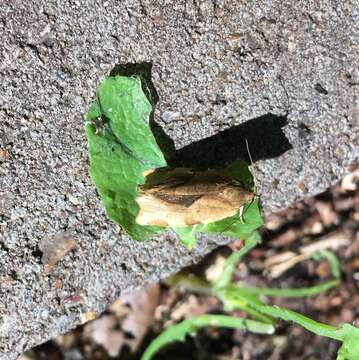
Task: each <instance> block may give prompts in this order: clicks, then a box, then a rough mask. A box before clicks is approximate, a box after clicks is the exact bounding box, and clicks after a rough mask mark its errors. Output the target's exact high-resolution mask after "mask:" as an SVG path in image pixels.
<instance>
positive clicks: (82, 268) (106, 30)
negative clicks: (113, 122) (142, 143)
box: [0, 0, 359, 359]
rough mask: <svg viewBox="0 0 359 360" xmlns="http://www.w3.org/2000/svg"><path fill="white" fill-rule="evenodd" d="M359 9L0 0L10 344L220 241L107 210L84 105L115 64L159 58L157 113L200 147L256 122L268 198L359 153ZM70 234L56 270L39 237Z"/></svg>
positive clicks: (4, 344)
mask: <svg viewBox="0 0 359 360" xmlns="http://www.w3.org/2000/svg"><path fill="white" fill-rule="evenodd" d="M358 24H359V1H358V0H352V1H335V0H331V1H329V0H327V1H325V0H312V1H306V0H303V1H275V0H266V1H248V2H243V1H225V0H217V1H216V0H212V1H210V0H201V1H191V0H189V1H184V0H162V1H159V0H158V1H151V0H142V1H136V0H125V1H115V0H109V1H101V0H97V1H92V0H91V1H86V0H58V1H56V0H49V1H40V0H27V1H24V0H12V1H7V0H0V40H1V41H0V79H1V81H0V299H1V301H0V354H1V355H0V359H13V358H16V356H17V354H19V353H21V352H22V351H23V350H24V349H27V348H29V347H32V346H34V345H36V344H39V343H40V342H43V341H45V340H46V339H48V338H50V337H52V336H55V335H57V334H59V333H62V332H65V331H67V330H69V329H70V328H72V327H74V326H75V325H76V324H78V323H80V321H81V314H83V313H86V312H88V311H94V312H101V311H102V310H103V309H104V307H105V306H106V304H108V303H109V302H110V301H112V300H114V299H115V298H116V297H117V296H118V295H119V294H120V293H121V292H123V291H129V290H131V289H134V288H136V287H138V286H141V285H144V284H145V283H148V282H151V281H155V280H156V279H158V278H160V277H165V276H167V275H169V274H171V273H173V272H175V271H177V270H178V269H179V268H181V267H182V266H184V265H185V264H188V263H190V262H193V261H196V260H197V259H198V258H199V257H200V256H201V255H203V254H204V253H206V252H208V251H209V250H210V249H211V248H213V247H214V246H215V244H216V242H219V241H221V240H220V239H216V238H211V239H209V238H203V239H201V240H200V242H199V245H198V247H197V248H196V249H195V251H194V252H193V253H188V252H187V251H185V250H184V249H183V248H182V247H181V246H180V245H179V244H178V242H177V241H176V239H175V238H174V236H173V235H172V234H170V233H167V234H165V235H163V236H161V237H159V238H158V239H155V240H153V241H150V242H147V243H145V244H144V243H135V242H133V241H131V239H129V238H128V236H126V235H125V234H123V233H119V229H118V228H117V227H116V226H115V225H114V224H112V223H111V222H110V221H108V220H107V219H106V217H105V214H104V210H103V208H102V207H101V205H100V202H99V199H98V197H97V195H96V192H95V189H94V186H93V185H92V183H91V181H90V179H89V176H88V162H87V152H86V138H85V134H84V129H83V114H84V112H85V111H86V109H87V108H88V106H89V104H90V102H91V99H92V98H93V96H94V93H95V89H96V87H97V85H98V84H99V82H100V81H101V79H102V78H103V77H104V76H105V75H106V74H107V73H109V71H110V70H111V69H112V68H113V67H114V65H115V64H117V63H126V62H143V61H147V62H151V63H153V82H154V84H155V86H156V88H157V91H158V93H159V96H160V102H159V104H158V107H157V109H156V119H157V121H158V123H159V124H160V125H161V126H162V127H163V128H164V130H165V132H166V133H167V134H168V135H169V136H170V137H171V138H172V139H173V140H174V143H175V147H176V149H179V148H182V147H185V146H188V145H189V146H188V147H187V148H186V149H185V150H183V151H184V155H183V159H186V157H187V160H186V161H187V162H188V161H189V162H190V161H191V160H192V159H191V154H190V153H189V152H191V151H193V153H192V155H193V158H197V160H198V156H199V154H201V152H200V151H201V148H202V145H203V146H204V145H206V144H207V145H206V146H207V148H206V149H207V150H208V151H211V152H212V153H211V154H212V155H213V154H220V155H221V156H224V157H225V158H226V159H227V158H230V157H231V156H232V157H233V155H236V154H237V153H238V154H239V153H241V152H243V149H244V148H243V146H244V145H243V144H244V136H243V135H245V136H246V137H247V138H248V142H249V147H250V149H251V152H252V153H253V157H254V160H255V165H254V172H255V175H256V179H257V182H258V188H259V192H260V194H261V197H262V200H263V206H264V210H265V212H267V213H268V212H270V211H275V210H278V209H280V208H283V207H286V206H289V205H290V204H292V203H293V202H294V201H295V200H297V199H300V198H302V197H303V196H305V195H310V194H316V193H318V192H321V191H322V190H324V189H325V188H327V187H328V186H329V185H330V184H333V183H334V182H336V181H337V180H338V179H339V178H340V177H341V176H342V175H343V174H344V173H345V172H346V166H347V165H348V164H350V163H353V162H359V137H358V126H359V125H358V123H359V98H358V96H359V94H358V91H359V90H358V85H359V69H358V53H359V46H358V43H359V39H358ZM268 114H271V115H270V116H269V115H268ZM284 116H287V122H286V124H285V121H284V120H283V119H284V118H283V117H284ZM281 117H282V118H281ZM234 126H236V127H235V128H234V131H232V132H230V134H231V137H230V139H231V140H230V141H229V140H228V139H227V138H226V137H225V136H224V137H222V135H223V134H221V131H223V130H225V129H228V128H233V127H234ZM232 130H233V129H232ZM225 134H227V135H228V133H225ZM214 135H216V136H215V137H214V138H211V139H210V140H208V141H209V143H208V142H207V143H206V142H205V143H203V142H199V143H197V144H194V145H190V144H192V143H194V142H196V141H198V140H201V139H203V138H207V137H211V136H214ZM218 138H219V139H220V141H219V142H216V143H215V144H216V146H218V144H220V145H221V146H220V148H216V147H214V146H213V143H212V142H211V141H212V140H213V139H214V140H216V139H217V140H218ZM186 151H187V155H186V154H185V153H186ZM180 154H181V152H180ZM188 155H190V156H188ZM202 155H203V157H204V158H203V159H202V160H203V163H204V164H206V163H207V162H210V161H209V160H210V158H211V156H212V155H211V156H210V155H208V156H206V152H204V153H203V152H202V154H201V156H202ZM221 156H220V157H221ZM180 158H181V156H180ZM200 160H201V159H200ZM227 160H228V159H227ZM178 161H179V162H181V161H180V160H178ZM62 233H66V234H67V236H72V237H73V238H74V239H75V241H76V243H77V246H76V248H75V249H74V250H73V251H72V252H71V253H70V254H68V255H66V256H65V258H64V259H63V260H62V261H61V262H60V263H59V264H58V265H57V266H55V268H54V270H53V271H52V272H51V273H50V274H46V273H45V272H44V268H43V265H42V264H41V251H40V250H41V242H42V241H45V242H46V241H47V240H51V239H53V238H54V237H55V236H59V234H62Z"/></svg>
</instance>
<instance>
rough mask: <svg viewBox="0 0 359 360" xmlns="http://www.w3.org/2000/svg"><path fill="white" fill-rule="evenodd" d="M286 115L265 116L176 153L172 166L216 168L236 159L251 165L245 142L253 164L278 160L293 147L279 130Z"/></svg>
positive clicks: (171, 162) (285, 121)
mask: <svg viewBox="0 0 359 360" xmlns="http://www.w3.org/2000/svg"><path fill="white" fill-rule="evenodd" d="M286 124H287V118H286V117H285V116H277V115H274V114H271V113H269V114H266V115H263V116H260V117H258V118H255V119H251V120H248V121H246V122H244V123H243V124H240V125H237V126H234V127H231V128H229V129H227V130H224V131H221V132H220V133H218V134H216V135H214V136H211V137H208V138H205V139H202V140H199V141H196V142H194V143H192V144H190V145H188V146H185V147H183V148H182V149H179V150H177V151H176V152H175V153H174V154H173V157H172V158H171V160H170V162H169V164H170V165H171V166H183V167H199V168H218V167H223V166H226V165H229V164H230V163H231V162H233V161H235V160H236V159H242V160H245V161H246V162H247V163H250V158H249V155H248V150H247V146H246V139H247V141H248V146H249V150H250V153H251V156H252V160H253V162H256V161H258V160H265V159H271V158H275V157H278V156H280V155H282V154H283V153H285V152H286V151H288V150H290V149H291V148H292V146H291V144H290V143H289V141H288V139H287V138H286V136H285V134H284V132H283V130H282V128H283V127H284V126H285V125H286Z"/></svg>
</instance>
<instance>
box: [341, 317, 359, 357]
mask: <svg viewBox="0 0 359 360" xmlns="http://www.w3.org/2000/svg"><path fill="white" fill-rule="evenodd" d="M337 331H338V332H339V333H341V338H342V339H341V340H342V342H343V344H342V346H341V347H340V349H339V351H338V360H358V359H359V329H358V328H356V327H354V326H352V325H350V324H343V325H342V326H341V327H340V328H339V329H338V330H337Z"/></svg>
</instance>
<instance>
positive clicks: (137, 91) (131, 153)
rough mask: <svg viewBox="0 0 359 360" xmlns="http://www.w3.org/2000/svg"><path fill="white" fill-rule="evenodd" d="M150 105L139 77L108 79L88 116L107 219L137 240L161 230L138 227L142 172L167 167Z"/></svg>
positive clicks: (96, 175)
mask: <svg viewBox="0 0 359 360" xmlns="http://www.w3.org/2000/svg"><path fill="white" fill-rule="evenodd" d="M151 110H152V108H151V105H150V103H149V101H148V100H147V98H146V96H145V94H144V93H143V91H142V88H141V82H140V79H139V78H137V77H123V76H116V77H108V78H106V79H105V80H104V81H103V83H102V84H101V86H100V87H99V89H98V92H97V100H96V101H95V102H94V104H93V105H92V106H91V108H90V110H89V111H88V113H87V114H86V117H85V119H86V124H85V127H86V134H87V139H88V151H89V158H90V173H91V177H92V179H93V181H94V183H95V184H96V188H97V191H98V193H99V195H100V197H101V200H102V202H103V204H104V206H105V208H106V212H107V215H108V216H109V217H110V218H111V219H112V220H114V221H115V222H116V223H118V224H119V225H121V226H122V227H123V228H124V229H125V230H126V231H127V232H128V234H129V235H130V236H131V237H132V238H134V239H135V240H145V239H148V238H150V237H152V236H153V235H155V234H156V233H158V232H159V231H161V230H162V228H160V227H156V226H141V225H138V224H137V223H136V216H137V213H138V205H137V203H136V202H135V197H136V196H137V186H138V185H139V184H143V182H144V177H143V172H144V171H145V170H148V169H152V168H153V167H161V166H166V161H165V159H164V157H163V154H162V152H161V150H160V149H159V147H158V145H157V144H156V141H155V139H154V137H153V135H152V132H151V130H150V128H149V125H148V121H149V115H150V113H151Z"/></svg>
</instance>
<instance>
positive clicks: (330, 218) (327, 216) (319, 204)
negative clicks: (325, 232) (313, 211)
mask: <svg viewBox="0 0 359 360" xmlns="http://www.w3.org/2000/svg"><path fill="white" fill-rule="evenodd" d="M315 207H316V208H317V210H318V212H319V214H320V217H321V219H322V221H323V223H324V225H326V226H329V225H333V224H338V223H339V217H338V215H337V213H336V212H335V211H334V209H333V205H332V204H331V203H330V202H324V201H316V202H315Z"/></svg>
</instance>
